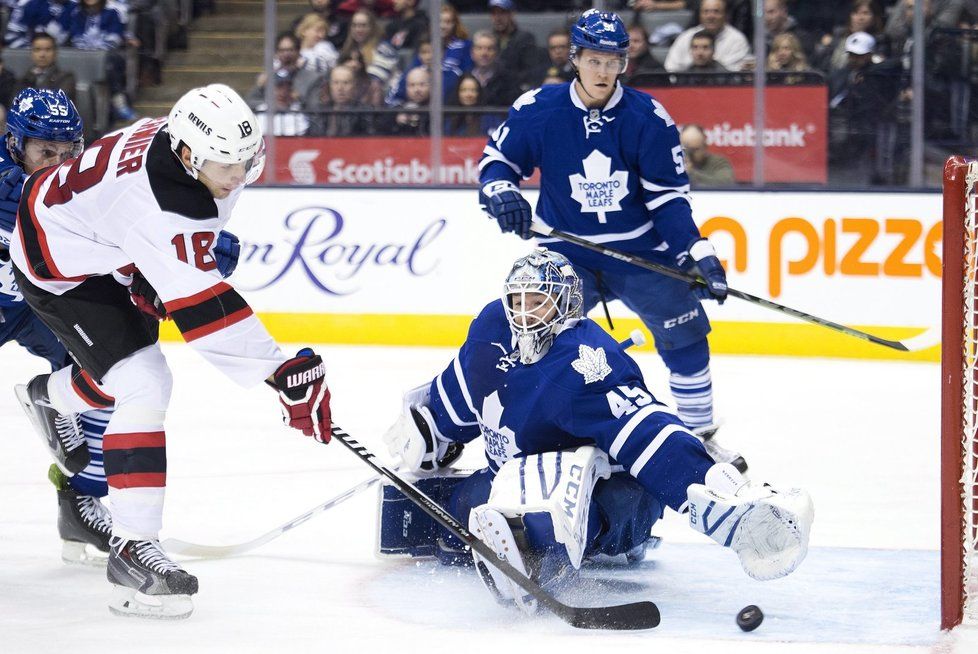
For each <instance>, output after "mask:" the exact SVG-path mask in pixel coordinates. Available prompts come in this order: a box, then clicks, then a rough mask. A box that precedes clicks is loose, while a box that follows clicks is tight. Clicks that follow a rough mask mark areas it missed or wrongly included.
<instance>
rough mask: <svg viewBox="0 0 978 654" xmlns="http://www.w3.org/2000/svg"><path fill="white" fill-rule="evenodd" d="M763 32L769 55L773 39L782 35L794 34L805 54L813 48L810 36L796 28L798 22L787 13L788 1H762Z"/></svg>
mask: <svg viewBox="0 0 978 654" xmlns="http://www.w3.org/2000/svg"><path fill="white" fill-rule="evenodd" d="M764 32H765V36H766V41H767V53H768V54H770V53H771V49H772V47H773V46H774V39H775V38H777V37H778V36H781V35H782V34H794V35H795V36H796V37H797V40H798V42H799V44H800V45H801V48H802V50H804V52H805V54H806V55H807V54H808V53H811V52H812V51H813V49H814V47H815V44H814V42H813V39H812V37H811V35H810V34H809V33H808V32H806V31H805V30H803V29H801V28H800V27H799V26H798V21H796V20H795V18H794V16H792V15H791V14H789V13H788V0H764Z"/></svg>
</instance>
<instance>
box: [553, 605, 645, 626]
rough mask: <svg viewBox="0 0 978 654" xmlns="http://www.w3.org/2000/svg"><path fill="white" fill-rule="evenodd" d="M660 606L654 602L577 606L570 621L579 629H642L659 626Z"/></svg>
mask: <svg viewBox="0 0 978 654" xmlns="http://www.w3.org/2000/svg"><path fill="white" fill-rule="evenodd" d="M659 621H660V616H659V607H658V606H656V605H655V603H654V602H633V603H631V604H621V605H619V606H602V607H596V608H575V609H573V614H572V615H571V616H570V619H569V620H568V622H569V623H570V624H571V625H572V626H574V627H577V628H578V629H617V630H620V631H640V630H642V629H654V628H655V627H658V626H659Z"/></svg>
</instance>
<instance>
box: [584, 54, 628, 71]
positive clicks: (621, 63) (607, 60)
mask: <svg viewBox="0 0 978 654" xmlns="http://www.w3.org/2000/svg"><path fill="white" fill-rule="evenodd" d="M575 59H576V61H577V67H578V68H580V69H581V70H585V71H588V72H589V73H605V74H608V75H620V74H622V73H624V72H625V67H626V66H627V65H628V57H615V56H612V57H601V56H598V55H596V54H594V53H592V52H589V51H585V52H584V53H583V54H578V55H577V57H576V58H575Z"/></svg>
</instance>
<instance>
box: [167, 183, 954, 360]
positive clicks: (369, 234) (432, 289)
mask: <svg viewBox="0 0 978 654" xmlns="http://www.w3.org/2000/svg"><path fill="white" fill-rule="evenodd" d="M526 195H527V198H528V199H529V200H530V203H531V204H534V203H535V201H536V192H535V191H527V193H526ZM693 203H694V204H693V210H694V216H695V218H696V221H697V223H698V224H699V225H700V228H701V231H702V232H703V233H704V234H705V235H708V236H709V237H710V239H711V240H712V241H713V243H714V244H715V246H716V249H717V251H718V254H719V256H720V258H721V259H722V260H723V261H724V264H725V267H726V268H727V271H728V280H729V283H730V286H731V287H733V288H736V289H739V290H742V291H746V292H748V293H751V294H754V295H758V296H760V297H764V298H769V299H771V300H774V301H776V302H778V303H780V304H784V305H787V306H790V307H793V308H796V309H799V310H802V311H805V312H808V313H811V314H814V315H816V316H819V317H821V318H825V319H829V320H832V321H835V322H839V323H842V324H845V325H849V326H853V327H857V328H859V329H863V330H865V331H869V332H871V333H874V334H877V335H879V336H882V337H885V338H891V339H894V338H896V339H903V338H907V337H910V336H915V335H918V334H921V333H925V332H927V333H929V334H930V335H932V336H933V343H934V345H935V347H930V348H927V349H924V350H921V351H918V352H915V353H911V354H907V353H900V352H895V351H892V350H888V349H886V348H882V347H880V346H876V345H871V344H867V343H864V342H862V341H859V340H857V339H854V338H851V337H847V336H843V335H840V334H838V333H836V332H833V331H830V330H828V329H825V328H822V327H818V326H814V325H810V324H806V323H801V322H798V321H796V320H794V319H792V318H789V317H788V316H785V315H783V314H780V313H776V312H772V311H770V310H768V309H764V308H761V307H758V306H755V305H752V304H749V303H747V302H743V301H740V300H736V299H731V300H730V301H728V302H727V303H725V304H724V305H723V306H717V305H715V304H713V303H707V304H708V306H707V310H708V313H709V315H710V317H711V320H712V322H713V328H714V331H713V333H712V334H711V337H710V342H711V347H712V349H713V351H714V352H718V353H728V354H780V355H796V356H797V355H802V356H837V357H856V358H897V359H902V360H928V361H936V360H938V359H939V351H938V348H937V347H936V345H937V343H938V342H939V334H938V332H939V325H940V283H941V281H940V276H941V259H940V249H941V227H942V225H941V214H940V211H941V200H940V195H939V194H936V193H930V194H925V193H921V194H912V193H898V194H894V193H796V192H791V193H789V192H763V193H762V192H705V191H702V192H697V193H695V194H694V199H693ZM613 220H614V214H611V215H610V216H609V221H613ZM228 229H229V230H230V231H232V232H234V233H235V234H237V235H238V236H239V237H240V238H241V241H242V255H241V260H240V263H239V265H238V269H237V271H236V272H235V274H234V277H233V278H232V282H233V284H234V286H235V287H236V288H238V290H239V291H241V292H242V294H243V295H244V296H245V298H246V299H247V300H248V301H249V302H250V303H251V305H252V307H253V308H254V309H255V310H256V312H258V313H259V314H260V315H261V316H262V319H263V320H264V322H265V324H266V325H267V326H268V328H269V329H270V330H271V332H272V334H273V335H274V336H275V337H276V338H277V339H279V340H282V341H292V342H329V343H348V344H378V345H457V344H459V343H461V341H462V340H463V338H464V335H465V331H466V328H467V326H468V324H469V321H470V320H471V317H472V315H474V313H475V312H477V311H478V310H479V309H480V308H481V307H482V306H483V305H484V304H485V303H486V302H487V301H488V300H489V299H491V298H492V297H493V296H496V295H498V293H499V291H500V286H501V282H502V280H503V278H504V277H505V275H506V273H507V272H508V270H509V267H510V265H511V264H512V262H513V260H514V259H515V258H516V257H518V256H519V255H521V254H523V253H525V252H527V251H528V250H529V244H528V243H526V242H523V241H520V240H519V239H518V238H516V237H515V236H511V235H505V236H504V235H501V234H500V233H499V231H498V228H497V227H496V224H495V222H494V221H492V220H490V219H488V218H487V217H486V216H485V215H484V214H482V213H481V211H480V210H479V207H478V203H477V196H476V192H475V191H474V190H427V189H417V190H393V189H392V190H383V189H380V190H379V189H322V188H255V189H247V190H246V191H245V192H244V195H243V197H242V198H241V200H240V202H239V203H238V206H237V208H236V210H235V214H234V217H233V218H232V220H231V222H230V223H229V224H228ZM611 312H612V315H613V316H614V317H615V318H620V320H615V327H616V330H615V333H616V335H618V334H621V336H622V338H624V336H625V335H626V334H627V333H628V332H629V331H630V330H631V329H633V328H635V327H638V326H639V323H638V321H637V320H635V319H634V318H633V317H632V316H631V314H630V312H629V311H628V310H627V309H626V308H625V307H624V306H622V305H620V303H618V302H614V303H612V304H611ZM592 317H595V318H600V319H601V321H602V323H604V320H603V318H601V313H600V309H598V310H596V311H595V312H594V313H592ZM928 330H933V331H930V332H928ZM164 335H165V337H166V338H169V339H179V335H178V334H177V333H176V331H175V329H173V327H172V324H170V325H168V326H167V328H166V329H165V330H164ZM646 347H650V346H646Z"/></svg>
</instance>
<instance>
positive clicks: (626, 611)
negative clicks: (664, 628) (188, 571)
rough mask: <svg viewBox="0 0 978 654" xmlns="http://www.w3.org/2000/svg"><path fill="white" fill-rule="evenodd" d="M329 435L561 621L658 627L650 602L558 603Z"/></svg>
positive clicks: (357, 447) (339, 435)
mask: <svg viewBox="0 0 978 654" xmlns="http://www.w3.org/2000/svg"><path fill="white" fill-rule="evenodd" d="M332 434H333V438H335V439H336V440H338V441H339V442H341V443H343V445H345V446H346V447H348V448H349V449H350V451H352V452H353V453H354V454H356V455H357V456H358V457H360V459H362V460H363V462H364V463H366V464H367V465H368V466H370V467H371V468H373V469H374V470H375V471H377V472H378V473H380V474H381V475H383V476H384V477H386V478H387V479H389V480H390V481H391V483H392V484H393V485H394V486H395V487H396V488H397V490H399V491H401V493H403V494H404V496H405V497H407V498H408V499H409V500H411V501H412V502H414V503H415V504H416V505H417V506H418V507H419V508H421V510H423V511H424V512H425V513H427V514H428V515H430V516H431V517H432V518H433V519H434V520H435V521H436V522H437V523H438V524H440V525H441V526H442V527H444V528H445V529H447V530H448V531H450V532H451V533H452V534H454V535H455V536H456V537H458V538H460V539H461V540H462V541H463V542H465V544H466V545H468V546H469V547H470V548H472V549H473V550H475V551H476V552H477V553H478V554H479V555H480V556H482V557H483V558H484V559H485V560H486V561H492V562H493V563H492V565H493V567H495V568H496V569H497V570H499V571H500V572H502V573H503V574H504V575H506V576H507V577H509V579H511V580H512V581H513V582H514V583H515V584H516V585H518V586H519V587H520V588H522V589H523V590H525V591H526V592H527V593H528V594H530V595H531V596H533V597H534V598H535V599H536V600H537V601H538V602H539V603H540V605H542V606H545V607H547V609H549V610H550V611H551V612H553V613H554V614H556V615H557V617H559V618H560V619H561V620H563V621H564V622H567V623H568V624H570V625H572V626H574V627H578V628H580V629H629V630H631V629H651V628H652V627H655V626H657V625H658V624H659V608H658V607H657V606H656V605H655V604H654V603H652V602H633V603H631V604H622V605H619V606H604V607H595V608H576V607H573V606H568V605H566V604H563V603H561V602H559V601H558V600H557V599H556V598H555V597H553V596H552V595H550V594H549V593H547V592H546V591H545V590H543V588H541V587H540V585H539V584H537V583H536V582H535V581H533V580H532V579H529V578H528V577H525V576H523V574H521V573H520V572H519V571H517V570H516V569H515V568H514V567H513V566H511V565H510V564H509V563H508V562H507V561H506V560H505V559H501V558H499V556H498V555H497V554H496V553H495V552H493V551H492V550H491V549H490V548H489V546H488V545H486V544H485V543H483V542H482V541H481V540H479V539H478V538H476V537H475V536H474V535H472V533H471V532H470V531H469V530H468V529H466V528H465V527H464V526H462V524H461V523H459V521H458V520H456V519H455V518H454V517H453V516H452V515H451V514H450V513H448V511H446V510H445V509H443V508H442V507H441V506H439V505H438V503H436V502H435V501H434V500H432V499H431V498H430V497H428V496H427V495H425V494H424V493H422V492H421V491H420V490H418V488H417V487H416V486H414V485H413V484H410V483H408V482H407V481H405V480H404V479H402V478H401V477H400V476H398V475H397V473H395V472H393V471H391V470H390V469H389V468H387V467H386V466H384V465H382V464H380V463H377V462H376V461H375V457H374V455H373V453H371V452H370V450H368V449H367V448H366V447H364V446H363V445H361V444H360V443H358V442H357V441H356V440H354V438H353V437H352V436H350V435H349V434H347V433H346V432H345V431H343V430H342V429H340V428H339V427H337V426H336V425H335V424H334V425H333V429H332Z"/></svg>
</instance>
